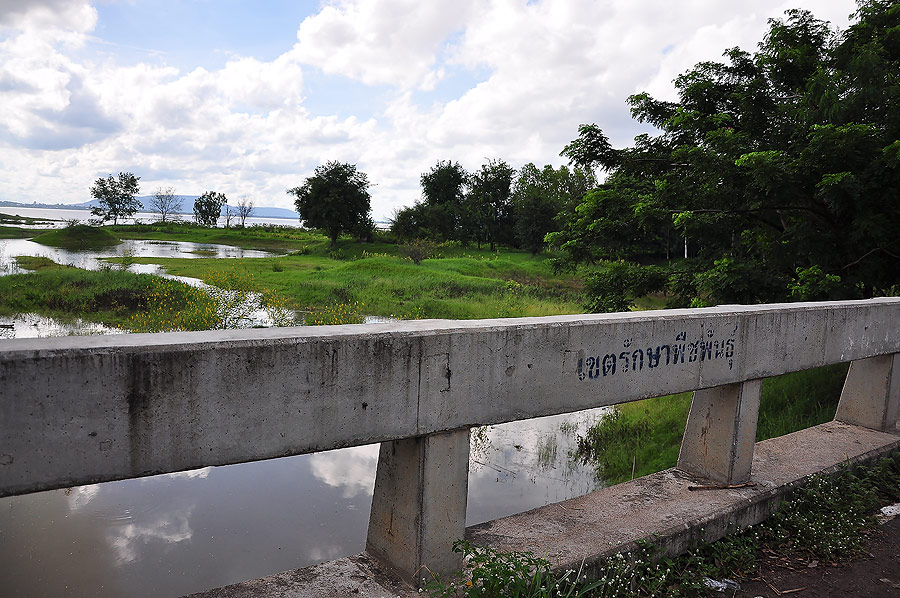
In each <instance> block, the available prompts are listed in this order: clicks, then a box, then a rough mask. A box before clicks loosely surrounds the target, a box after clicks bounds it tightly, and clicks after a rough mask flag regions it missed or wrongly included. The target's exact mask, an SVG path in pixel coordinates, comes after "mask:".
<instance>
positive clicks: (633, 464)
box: [578, 364, 847, 484]
mask: <svg viewBox="0 0 900 598" xmlns="http://www.w3.org/2000/svg"><path fill="white" fill-rule="evenodd" d="M846 372H847V364H837V365H832V366H827V367H823V368H818V369H815V370H807V371H803V372H795V373H791V374H785V375H783V376H778V377H775V378H769V379H766V380H765V381H764V382H763V387H762V397H761V399H760V406H759V424H758V425H757V428H756V439H757V441H759V440H765V439H766V438H774V437H776V436H782V435H784V434H788V433H790V432H794V431H796V430H801V429H803V428H808V427H810V426H814V425H817V424H821V423H824V422H826V421H830V420H831V419H832V418H834V412H835V409H836V408H837V402H838V399H839V398H840V394H841V388H842V386H843V382H844V376H845V375H846ZM690 407H691V393H683V394H680V395H672V396H667V397H657V398H654V399H647V400H645V401H636V402H633V403H625V404H622V405H616V406H615V407H614V408H613V410H612V412H611V413H610V414H609V415H608V416H606V417H604V418H603V419H601V420H600V421H599V422H597V424H595V425H594V426H593V427H592V428H591V429H590V430H588V432H587V433H586V434H585V436H583V437H581V438H579V443H578V447H579V448H578V452H579V456H580V457H581V458H583V459H585V460H586V461H589V462H590V463H592V464H593V465H594V466H595V467H596V470H597V476H598V477H599V478H600V479H602V480H603V481H604V482H606V483H608V484H615V483H619V482H623V481H625V480H629V479H631V477H632V468H634V476H635V477H640V476H643V475H647V474H650V473H654V472H656V471H660V470H663V469H667V468H669V467H674V466H675V464H676V462H677V461H678V450H679V448H680V447H681V438H682V436H683V435H684V426H685V422H687V416H688V411H689V410H690Z"/></svg>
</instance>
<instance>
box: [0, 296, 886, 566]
mask: <svg viewBox="0 0 900 598" xmlns="http://www.w3.org/2000/svg"><path fill="white" fill-rule="evenodd" d="M848 361H849V362H852V365H851V368H850V371H849V374H848V376H847V381H846V384H845V387H844V391H843V395H842V397H841V401H840V406H839V408H838V412H837V419H839V420H841V421H845V422H849V423H852V424H855V425H858V426H863V427H866V428H870V429H874V430H882V431H892V430H894V429H895V428H896V425H897V412H898V396H900V299H896V298H885V299H875V300H869V301H846V302H833V303H794V304H784V305H761V306H722V307H716V308H709V309H691V310H669V311H660V312H639V313H627V314H600V315H577V316H556V317H544V318H523V319H502V320H480V321H443V320H423V321H413V322H400V323H393V324H383V325H367V326H335V327H311V328H305V327H304V328H282V329H255V330H242V331H217V332H197V333H167V334H133V335H121V336H107V337H68V338H56V339H25V340H13V341H4V342H3V343H2V344H0V496H8V495H15V494H24V493H28V492H35V491H39V490H46V489H52V488H61V487H68V486H72V485H79V484H88V483H95V482H101V481H109V480H117V479H124V478H132V477H139V476H146V475H152V474H158V473H169V472H176V471H182V470H186V469H192V468H199V467H204V466H208V465H224V464H230V463H240V462H246V461H253V460H259V459H269V458H273V457H281V456H287V455H296V454H302V453H310V452H316V451H323V450H329V449H334V448H340V447H347V446H354V445H361V444H369V443H374V442H382V443H383V444H382V446H381V452H380V456H379V464H378V472H377V476H376V487H375V494H374V498H373V503H372V512H371V516H370V523H369V533H368V541H367V551H368V552H370V553H371V554H373V555H375V556H377V557H379V558H380V559H382V560H383V561H386V562H388V563H389V564H391V565H393V566H394V567H396V568H397V569H398V570H400V571H401V572H403V573H404V574H405V575H406V576H407V577H411V576H412V575H414V574H415V572H416V571H417V570H419V569H420V567H422V566H427V567H428V568H429V569H431V570H432V571H438V572H446V571H452V570H456V569H458V568H459V567H460V562H459V560H458V558H459V556H458V555H457V554H455V553H453V552H452V550H451V546H452V543H453V541H454V540H455V539H457V538H460V537H462V536H463V535H464V533H465V512H466V493H467V474H468V456H469V428H470V427H472V426H479V425H485V424H496V423H502V422H509V421H514V420H519V419H526V418H531V417H538V416H544V415H551V414H558V413H566V412H571V411H577V410H581V409H587V408H592V407H598V406H603V405H613V404H616V403H623V402H627V401H635V400H639V399H644V398H648V397H654V396H660V395H666V394H673V393H678V392H685V391H695V392H694V399H693V403H692V406H691V412H690V416H689V419H688V423H687V428H686V431H685V436H684V441H683V445H682V448H681V454H680V457H679V461H678V467H679V468H680V469H681V470H684V471H686V472H690V473H693V474H697V475H700V476H703V477H706V478H709V479H712V480H714V481H716V482H718V483H722V484H726V485H727V484H738V483H741V482H743V481H746V480H747V479H749V477H750V475H751V464H752V462H753V450H754V439H755V433H756V422H757V412H758V408H759V397H760V386H761V383H760V381H761V380H762V379H763V378H766V377H770V376H775V375H778V374H783V373H786V372H792V371H798V370H804V369H809V368H814V367H818V366H822V365H827V364H832V363H838V362H848Z"/></svg>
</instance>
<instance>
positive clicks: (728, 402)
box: [678, 380, 762, 485]
mask: <svg viewBox="0 0 900 598" xmlns="http://www.w3.org/2000/svg"><path fill="white" fill-rule="evenodd" d="M761 390H762V380H749V381H747V382H743V383H740V384H726V385H725V386H717V387H715V388H707V389H704V390H698V391H696V392H695V393H694V396H693V399H692V400H691V411H690V413H689V414H688V420H687V425H686V426H685V429H684V436H683V437H682V439H681V451H680V452H679V454H678V469H680V470H681V471H684V472H687V473H692V474H695V475H699V476H702V477H705V478H708V479H710V480H712V481H714V482H719V483H720V484H725V485H732V484H743V483H744V482H747V481H748V480H749V479H750V466H751V464H752V462H753V446H754V443H755V442H756V421H757V419H759V398H760V391H761Z"/></svg>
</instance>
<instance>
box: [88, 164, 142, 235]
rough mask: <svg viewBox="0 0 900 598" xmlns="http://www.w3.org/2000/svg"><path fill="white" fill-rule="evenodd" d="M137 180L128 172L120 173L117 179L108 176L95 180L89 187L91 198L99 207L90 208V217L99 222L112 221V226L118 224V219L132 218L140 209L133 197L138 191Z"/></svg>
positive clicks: (138, 178)
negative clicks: (97, 219) (97, 202)
mask: <svg viewBox="0 0 900 598" xmlns="http://www.w3.org/2000/svg"><path fill="white" fill-rule="evenodd" d="M139 180H141V177H138V176H134V174H132V173H130V172H120V173H119V176H118V178H113V175H109V176H107V177H106V178H105V179H104V178H102V177H101V178H99V179H97V180H96V181H95V182H94V186H93V187H91V197H93V198H94V199H96V200H97V201H99V202H100V205H97V206H93V207H92V208H91V215H92V216H95V217H97V218H99V219H100V221H101V222H106V221H107V220H112V221H113V224H118V222H119V218H130V217H131V216H133V215H134V213H135V212H137V211H138V210H139V209H140V208H141V203H140V202H139V201H138V200H137V198H136V197H135V196H136V195H137V194H138V191H139V190H140V186H139V185H138V181H139Z"/></svg>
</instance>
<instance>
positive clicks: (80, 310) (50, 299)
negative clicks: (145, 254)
mask: <svg viewBox="0 0 900 598" xmlns="http://www.w3.org/2000/svg"><path fill="white" fill-rule="evenodd" d="M29 265H32V266H36V265H42V266H44V267H43V268H42V269H39V270H38V271H36V272H31V273H27V274H15V275H11V276H3V277H0V314H2V315H15V314H20V313H40V314H42V315H45V316H49V317H53V318H56V319H59V320H61V321H70V320H74V319H82V320H87V321H91V322H100V323H103V324H106V325H109V326H119V327H126V328H127V327H128V324H129V320H130V318H131V316H132V315H133V314H135V313H138V312H141V311H143V310H146V309H148V306H149V305H150V301H151V299H152V296H153V291H154V288H155V287H156V284H157V281H159V280H160V279H159V278H158V277H156V276H151V275H149V274H132V273H130V272H123V271H120V270H106V271H99V272H95V271H89V270H81V269H78V268H71V267H66V266H57V267H47V266H48V264H46V263H43V262H41V263H40V264H38V263H29ZM178 284H179V285H180V287H178V288H179V289H181V292H184V291H186V290H188V289H190V287H189V286H188V285H185V284H183V283H178Z"/></svg>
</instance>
